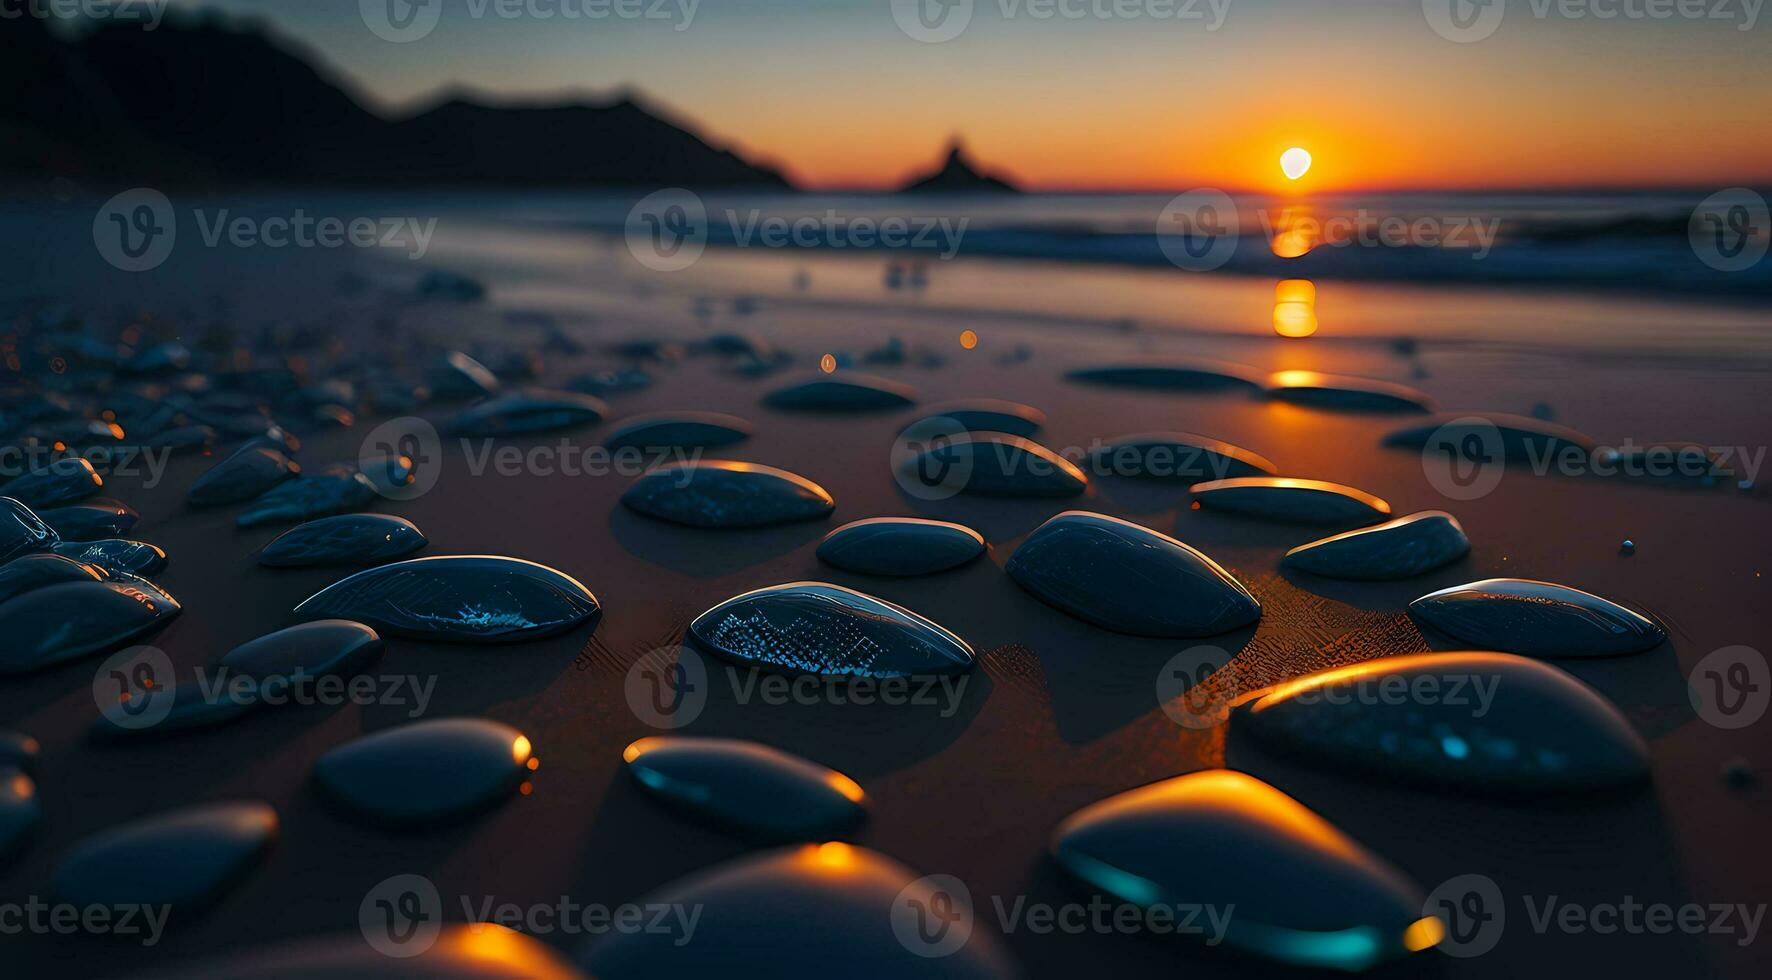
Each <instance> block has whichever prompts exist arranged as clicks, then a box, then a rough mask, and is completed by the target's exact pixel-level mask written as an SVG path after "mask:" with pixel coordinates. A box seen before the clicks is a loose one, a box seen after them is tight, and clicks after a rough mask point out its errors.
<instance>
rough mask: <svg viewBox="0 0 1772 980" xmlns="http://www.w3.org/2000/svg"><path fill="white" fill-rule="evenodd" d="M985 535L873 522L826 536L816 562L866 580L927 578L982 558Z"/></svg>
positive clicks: (934, 524)
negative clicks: (881, 577)
mask: <svg viewBox="0 0 1772 980" xmlns="http://www.w3.org/2000/svg"><path fill="white" fill-rule="evenodd" d="M984 547H985V546H984V535H982V534H979V533H978V532H977V531H974V530H973V529H971V528H969V527H966V526H965V525H963V524H950V523H948V522H947V521H927V520H922V519H921V518H916V517H875V518H871V519H869V520H865V521H855V522H853V523H850V524H845V525H843V526H842V527H840V528H837V529H836V530H835V531H832V532H831V533H829V534H827V535H825V538H824V541H823V542H821V543H820V544H819V546H818V557H819V559H820V560H821V561H825V562H829V563H830V564H832V565H835V566H837V567H838V568H845V569H848V570H849V571H852V572H861V573H862V574H864V575H931V574H934V573H935V572H945V571H947V570H948V569H950V568H957V567H959V566H960V565H964V564H966V563H967V562H969V561H971V560H972V559H974V558H977V557H978V556H979V555H982V554H984Z"/></svg>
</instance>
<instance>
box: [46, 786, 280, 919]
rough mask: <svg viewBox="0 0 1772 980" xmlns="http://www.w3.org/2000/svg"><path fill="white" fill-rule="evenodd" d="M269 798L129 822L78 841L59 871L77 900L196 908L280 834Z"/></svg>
mask: <svg viewBox="0 0 1772 980" xmlns="http://www.w3.org/2000/svg"><path fill="white" fill-rule="evenodd" d="M277 829H278V821H277V811H276V810H274V809H272V808H271V807H270V806H268V805H267V804H264V803H252V802H229V803H205V804H200V805H197V806H190V807H185V808H183V809H178V810H173V811H170V812H166V813H159V814H156V815H153V816H150V817H145V818H143V819H140V820H137V821H135V822H133V823H128V824H124V825H123V826H121V827H117V828H115V829H112V830H107V831H104V832H102V833H99V834H96V835H94V836H92V837H89V838H87V839H86V840H84V841H82V842H80V843H79V844H76V845H75V846H74V847H73V848H72V849H71V850H70V851H69V852H68V854H67V856H66V857H64V858H63V859H62V862H61V865H60V866H59V867H58V868H57V869H56V873H55V887H54V893H55V896H56V899H57V900H58V901H61V902H67V903H70V904H74V905H135V904H145V905H171V906H173V908H172V912H173V914H174V915H177V914H179V913H181V912H183V913H189V912H195V911H197V910H198V909H199V908H201V907H203V906H205V905H208V904H210V903H211V902H212V901H214V900H215V899H216V898H219V897H220V895H221V893H222V892H223V891H225V890H227V889H228V888H230V887H232V886H233V885H235V884H237V883H238V882H239V881H240V880H241V878H243V877H244V875H245V874H246V872H247V871H248V870H249V869H250V868H251V867H252V866H253V865H254V864H256V863H257V862H258V860H259V859H260V858H261V857H262V856H263V855H264V853H265V851H267V850H268V849H269V848H270V846H271V845H272V844H273V843H274V842H275V841H276V839H277Z"/></svg>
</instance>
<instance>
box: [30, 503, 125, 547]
mask: <svg viewBox="0 0 1772 980" xmlns="http://www.w3.org/2000/svg"><path fill="white" fill-rule="evenodd" d="M37 516H39V517H41V518H42V519H43V523H45V524H47V525H49V526H50V527H51V528H53V529H54V530H55V533H56V534H59V535H61V539H62V540H63V541H99V540H103V539H105V538H120V537H122V536H124V535H125V534H128V533H129V531H130V529H131V528H133V527H135V524H136V521H138V520H140V519H141V515H140V514H137V513H136V512H135V509H134V508H132V507H130V506H129V505H128V504H125V503H122V502H120V501H116V500H104V499H93V500H88V501H86V502H84V503H79V504H74V505H73V506H71V507H55V508H52V509H50V510H46V511H44V512H42V513H41V514H39V515H37Z"/></svg>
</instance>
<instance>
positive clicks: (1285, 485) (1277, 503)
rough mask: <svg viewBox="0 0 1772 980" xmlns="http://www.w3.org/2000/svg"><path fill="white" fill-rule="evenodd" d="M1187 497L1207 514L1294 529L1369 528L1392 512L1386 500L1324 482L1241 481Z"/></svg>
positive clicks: (1198, 488)
mask: <svg viewBox="0 0 1772 980" xmlns="http://www.w3.org/2000/svg"><path fill="white" fill-rule="evenodd" d="M1188 492H1189V493H1190V494H1193V497H1194V502H1195V503H1197V504H1199V505H1200V506H1201V507H1204V508H1206V509H1207V510H1222V511H1226V512H1228V513H1232V514H1242V515H1243V516H1245V517H1260V518H1264V519H1267V520H1273V521H1285V522H1288V523H1293V524H1371V523H1374V522H1376V521H1382V520H1384V519H1385V518H1387V517H1389V516H1390V513H1391V505H1390V504H1389V503H1387V502H1385V501H1384V500H1381V499H1379V498H1378V497H1375V496H1373V495H1372V494H1369V493H1367V492H1366V491H1364V490H1356V489H1354V488H1353V487H1348V486H1343V485H1341V484H1339V483H1330V482H1328V481H1326V480H1299V479H1294V478H1292V477H1277V476H1245V477H1238V478H1236V479H1231V480H1212V481H1210V482H1207V483H1196V484H1194V485H1193V486H1192V487H1189V488H1188Z"/></svg>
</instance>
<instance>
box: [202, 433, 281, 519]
mask: <svg viewBox="0 0 1772 980" xmlns="http://www.w3.org/2000/svg"><path fill="white" fill-rule="evenodd" d="M300 472H301V467H300V466H299V465H297V464H296V463H294V462H292V461H291V460H290V459H289V457H288V456H285V455H283V454H282V453H281V452H278V451H277V450H275V449H270V448H268V447H265V446H252V445H248V446H243V447H241V448H240V449H239V450H238V451H236V452H235V453H234V454H233V455H232V456H229V457H228V458H227V459H224V460H222V461H221V462H219V463H217V464H215V465H214V466H212V467H210V468H209V470H208V471H207V472H205V473H204V474H203V475H202V476H199V477H197V479H196V481H195V482H193V483H192V484H191V489H190V490H189V491H188V492H187V493H186V494H185V501H186V502H187V503H189V504H191V505H192V506H196V507H219V506H222V505H225V504H239V503H245V502H246V501H248V500H252V499H254V498H256V497H259V496H261V495H263V494H264V492H265V491H267V490H269V489H271V488H272V487H274V486H276V485H277V484H279V483H282V482H283V481H284V480H287V479H290V478H291V477H294V476H295V475H296V474H297V473H300Z"/></svg>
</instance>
